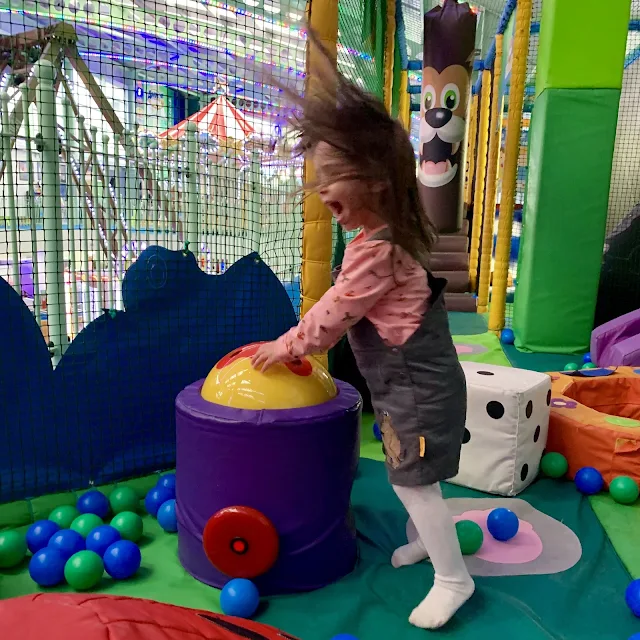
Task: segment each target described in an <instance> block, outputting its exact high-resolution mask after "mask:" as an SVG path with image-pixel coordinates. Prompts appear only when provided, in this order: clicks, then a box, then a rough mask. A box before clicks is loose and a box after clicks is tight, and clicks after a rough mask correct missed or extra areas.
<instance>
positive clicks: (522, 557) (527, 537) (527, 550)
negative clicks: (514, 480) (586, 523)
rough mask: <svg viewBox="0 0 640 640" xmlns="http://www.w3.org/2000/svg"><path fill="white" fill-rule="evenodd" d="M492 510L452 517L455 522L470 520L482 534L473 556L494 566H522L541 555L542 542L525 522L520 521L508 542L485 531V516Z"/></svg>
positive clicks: (469, 512) (470, 512) (468, 512)
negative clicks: (482, 536) (479, 545)
mask: <svg viewBox="0 0 640 640" xmlns="http://www.w3.org/2000/svg"><path fill="white" fill-rule="evenodd" d="M491 511H492V509H486V510H485V511H467V512H466V513H463V514H462V515H459V516H454V517H453V519H454V521H455V522H458V521H459V520H472V521H473V522H475V523H476V524H478V525H479V526H480V528H481V529H482V533H483V534H484V542H483V543H482V546H481V547H480V551H478V552H477V553H476V554H475V556H476V558H480V559H481V560H486V561H487V562H494V563H495V564H524V563H526V562H532V561H533V560H535V559H536V558H537V557H538V556H540V554H541V553H542V540H540V536H539V535H538V534H537V533H536V532H535V531H534V529H533V527H532V526H531V524H530V523H529V522H527V521H526V520H522V519H521V520H520V528H519V529H518V533H517V534H516V535H515V536H514V537H513V538H512V539H511V540H509V541H508V542H500V541H499V540H496V539H495V538H494V537H493V536H492V535H491V534H490V533H489V530H488V529H487V516H488V515H489V514H490V513H491Z"/></svg>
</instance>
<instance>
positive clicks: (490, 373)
mask: <svg viewBox="0 0 640 640" xmlns="http://www.w3.org/2000/svg"><path fill="white" fill-rule="evenodd" d="M478 375H479V376H495V375H496V374H495V373H492V372H491V371H478Z"/></svg>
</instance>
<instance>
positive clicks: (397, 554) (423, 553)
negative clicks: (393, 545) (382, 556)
mask: <svg viewBox="0 0 640 640" xmlns="http://www.w3.org/2000/svg"><path fill="white" fill-rule="evenodd" d="M428 557H429V554H428V553H427V550H426V549H425V548H424V545H423V544H422V540H420V539H418V540H414V541H413V542H410V543H409V544H405V545H403V546H402V547H398V548H397V549H396V550H395V551H394V552H393V555H392V556H391V564H392V565H393V566H394V567H395V568H396V569H397V568H398V567H406V566H407V565H410V564H416V563H417V562H422V561H423V560H426V559H427V558H428Z"/></svg>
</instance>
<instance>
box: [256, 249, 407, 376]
mask: <svg viewBox="0 0 640 640" xmlns="http://www.w3.org/2000/svg"><path fill="white" fill-rule="evenodd" d="M394 284H395V281H394V278H393V269H392V263H391V244H390V243H388V242H384V241H379V242H364V243H362V244H360V245H357V246H355V247H348V248H347V251H346V253H345V259H344V263H343V266H342V272H341V273H340V275H339V276H338V278H337V280H336V283H335V285H334V286H333V287H331V288H330V289H329V290H328V291H327V292H326V293H325V294H324V295H323V296H322V298H320V300H319V301H318V302H316V304H315V305H314V306H313V307H312V308H311V309H310V310H309V311H308V313H307V314H306V315H305V316H304V318H302V320H300V322H299V324H298V325H297V326H295V327H293V328H292V329H290V330H289V331H287V333H285V334H284V335H282V336H280V338H278V339H277V340H276V341H275V342H270V343H267V344H265V345H263V346H262V347H261V348H260V350H259V351H258V352H257V353H256V355H255V356H254V358H253V364H254V366H255V367H257V368H262V370H263V371H264V370H265V369H266V368H268V367H269V366H271V365H272V364H275V363H277V362H287V361H291V360H295V359H296V358H300V357H302V356H306V355H311V354H317V353H322V352H324V351H326V350H328V349H330V348H331V347H333V346H334V345H335V344H336V343H337V342H338V341H339V340H340V338H341V337H342V336H343V335H345V333H346V332H347V331H348V330H349V329H350V328H351V327H352V326H353V325H354V324H356V323H357V322H358V321H359V320H361V319H362V318H363V317H364V316H366V315H367V313H368V312H369V311H370V310H371V309H372V308H373V307H374V306H375V304H376V303H377V302H378V300H380V298H382V296H384V295H385V294H386V293H387V292H388V291H389V290H390V289H391V288H392V287H393V286H394Z"/></svg>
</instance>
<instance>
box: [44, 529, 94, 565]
mask: <svg viewBox="0 0 640 640" xmlns="http://www.w3.org/2000/svg"><path fill="white" fill-rule="evenodd" d="M47 546H49V547H52V548H54V549H57V550H58V551H59V552H60V555H61V556H62V558H63V560H64V561H65V562H66V561H67V560H68V559H69V558H70V557H71V556H72V555H73V554H74V553H78V551H84V550H85V548H86V545H85V541H84V538H83V537H82V536H81V535H80V534H79V533H78V532H77V531H74V530H73V529H63V530H62V531H58V532H57V533H54V534H53V537H52V538H51V540H49V544H48V545H47Z"/></svg>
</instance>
